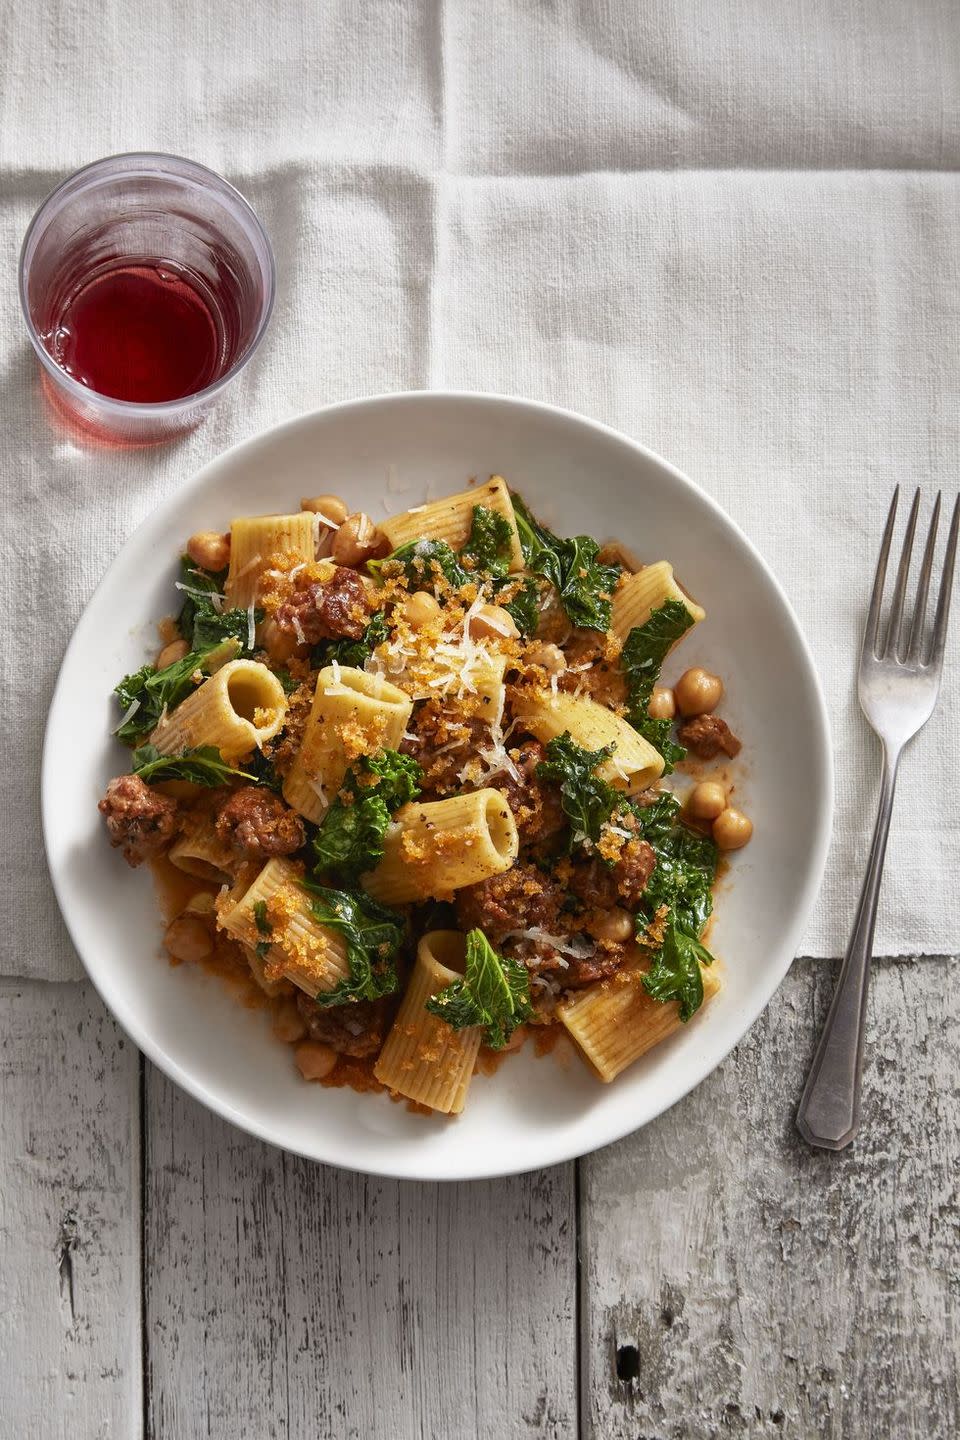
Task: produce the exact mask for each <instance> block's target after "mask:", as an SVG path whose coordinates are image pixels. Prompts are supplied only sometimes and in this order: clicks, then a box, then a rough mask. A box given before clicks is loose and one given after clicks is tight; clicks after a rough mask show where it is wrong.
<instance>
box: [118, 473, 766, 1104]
mask: <svg viewBox="0 0 960 1440" xmlns="http://www.w3.org/2000/svg"><path fill="white" fill-rule="evenodd" d="M303 488H304V490H309V489H310V488H311V486H310V484H309V483H308V482H307V481H306V480H305V482H304V485H303ZM323 498H324V503H325V507H326V510H325V511H324V510H323V509H322V507H318V503H317V501H315V500H310V501H306V502H304V505H305V506H309V507H311V509H304V511H303V512H302V513H299V514H288V515H265V516H246V517H241V518H239V519H237V520H235V521H234V522H233V525H232V527H231V531H230V536H229V541H228V538H227V537H225V536H221V535H220V534H219V533H217V534H216V535H215V536H214V538H215V539H216V541H217V544H216V546H215V547H210V546H209V545H206V544H204V543H201V542H202V541H203V540H204V536H203V535H199V536H194V537H192V539H191V541H190V542H189V543H188V545H187V555H188V560H187V561H186V562H185V566H186V567H187V568H186V569H185V571H184V579H183V580H182V581H181V591H180V593H181V595H182V597H184V598H183V609H182V610H181V612H180V614H179V616H178V617H177V620H176V622H175V623H173V622H167V625H166V627H165V634H164V644H165V646H167V647H168V649H167V653H168V654H169V653H170V651H169V642H170V641H171V640H172V639H174V638H175V637H177V636H178V637H179V639H180V640H181V641H182V642H183V644H182V645H178V646H176V647H174V649H173V653H174V654H179V652H181V651H183V650H186V654H182V655H180V658H178V659H177V660H175V661H174V662H172V663H171V664H170V665H168V666H165V667H164V668H163V669H160V670H158V669H155V667H153V666H151V665H145V666H143V667H142V668H141V669H140V670H138V671H136V672H135V673H134V674H132V675H128V676H125V677H124V679H123V680H122V681H121V682H120V684H119V685H118V686H117V690H116V694H117V699H118V702H119V705H120V707H121V712H120V713H121V719H120V723H119V726H118V730H117V736H118V738H119V739H120V740H121V741H122V742H123V743H125V744H127V745H128V746H129V747H130V750H131V768H130V771H129V773H126V774H122V775H118V776H117V777H116V778H115V779H114V780H112V781H111V782H110V785H109V786H108V788H107V793H106V795H105V796H104V798H103V800H102V801H101V802H100V809H101V811H102V812H103V815H104V818H105V820H106V823H107V827H108V833H109V836H110V839H111V842H112V843H113V844H114V845H115V846H117V847H118V848H120V849H122V851H123V854H124V856H125V858H126V859H127V861H128V862H129V863H130V864H132V865H135V864H138V863H140V862H142V861H145V860H152V859H154V858H155V857H162V858H163V864H164V866H166V862H167V860H169V862H170V863H171V864H172V866H173V867H176V868H175V869H174V870H170V871H167V872H165V873H166V874H167V875H168V878H169V876H174V877H176V883H175V884H174V885H173V887H172V890H173V892H176V891H177V888H178V887H179V886H181V885H182V886H183V901H182V902H178V903H182V909H181V910H180V912H179V913H178V914H175V915H174V916H173V917H172V918H171V917H168V918H171V924H170V926H169V928H168V930H167V932H166V942H165V943H166V944H167V946H168V949H169V952H170V954H171V956H172V957H173V958H174V959H176V960H177V961H180V962H182V961H185V960H188V959H191V958H201V959H202V957H203V956H210V955H214V956H215V958H216V964H217V965H218V966H220V967H227V968H228V969H229V967H230V966H231V965H234V966H235V967H236V969H237V972H238V974H240V976H241V977H242V982H243V985H242V987H240V988H245V990H246V993H247V996H248V1000H250V999H251V998H252V1000H253V1001H256V1002H259V1003H260V1004H262V1005H264V1006H268V1007H273V1008H274V1009H275V1016H274V1030H275V1033H276V1034H277V1035H278V1036H282V1038H283V1039H284V1040H286V1041H287V1043H289V1044H293V1045H298V1046H299V1049H298V1050H297V1052H296V1054H297V1065H298V1068H299V1070H300V1073H301V1074H302V1075H303V1076H304V1078H305V1079H310V1080H312V1081H314V1082H317V1083H321V1084H331V1085H340V1084H344V1083H350V1084H356V1085H357V1086H358V1087H359V1088H363V1089H370V1090H375V1089H378V1088H379V1089H382V1090H386V1091H388V1092H389V1093H390V1095H391V1096H392V1097H394V1098H398V1099H404V1100H406V1101H408V1102H410V1103H412V1104H413V1105H415V1106H416V1107H418V1108H428V1109H430V1110H432V1111H433V1112H435V1113H436V1114H437V1115H448V1116H451V1117H452V1116H456V1115H458V1114H459V1113H460V1112H461V1111H462V1110H463V1107H464V1104H465V1101H466V1099H467V1096H468V1092H469V1089H470V1086H471V1085H472V1082H473V1077H474V1075H475V1074H476V1073H477V1071H478V1068H481V1069H482V1068H485V1067H483V1066H479V1067H478V1060H479V1058H480V1055H481V1052H482V1050H484V1049H487V1050H504V1049H507V1048H509V1049H513V1048H516V1047H518V1046H519V1044H520V1043H521V1042H522V1040H523V1037H524V1035H525V1034H526V1033H527V1029H528V1028H530V1029H533V1028H535V1027H555V1028H556V1029H558V1030H559V1029H563V1030H564V1031H565V1032H566V1034H567V1035H569V1036H570V1037H571V1039H572V1040H573V1041H574V1042H575V1044H576V1045H577V1047H578V1049H579V1051H580V1053H581V1054H582V1056H583V1057H584V1060H585V1061H586V1062H587V1063H588V1064H589V1065H590V1066H591V1068H592V1069H593V1071H594V1072H595V1073H596V1074H597V1075H599V1077H600V1078H601V1079H602V1080H603V1081H605V1082H608V1083H609V1082H614V1081H615V1080H616V1079H617V1077H618V1076H619V1075H621V1073H622V1072H623V1071H624V1070H625V1069H626V1068H627V1067H628V1066H630V1065H631V1064H633V1063H634V1061H636V1060H637V1059H638V1058H639V1057H640V1056H641V1055H643V1054H645V1053H647V1051H649V1050H650V1049H651V1048H652V1047H653V1046H655V1045H657V1044H658V1043H659V1042H660V1041H661V1040H663V1039H664V1038H666V1037H667V1036H668V1035H671V1034H674V1033H676V1032H679V1031H681V1030H682V1029H683V1026H684V1025H685V1023H686V1021H687V1020H688V1019H689V1018H690V1017H691V1016H692V1015H693V1014H694V1013H695V1012H696V1011H697V1010H698V1008H700V1006H701V1005H702V1003H703V1001H704V1000H713V998H714V997H715V996H716V995H717V993H718V991H719V989H720V985H719V979H718V977H717V973H716V969H715V967H714V965H713V963H712V961H713V957H712V956H711V954H710V952H709V951H708V950H707V949H706V947H705V946H704V944H703V941H702V935H703V932H704V929H705V926H706V923H707V920H708V918H709V915H710V912H711V908H712V887H713V882H714V878H715V874H716V867H717V858H718V848H722V849H724V850H727V851H732V850H733V849H734V847H735V846H739V845H741V844H743V843H745V840H746V839H748V838H749V834H750V829H751V827H750V822H749V820H748V819H747V818H746V817H745V816H744V815H741V814H740V813H739V811H735V810H733V809H731V807H730V805H729V798H730V786H731V779H732V777H731V772H730V771H729V770H728V769H726V768H725V769H723V770H718V771H713V772H710V773H709V775H707V776H706V777H705V778H701V776H700V774H699V772H698V774H697V779H698V780H700V783H699V784H698V785H697V786H696V787H695V788H694V789H693V790H692V792H691V794H690V798H689V803H688V801H687V797H686V795H685V793H684V791H683V785H684V783H685V780H684V778H683V771H684V755H685V751H686V750H687V749H689V750H690V751H691V752H692V753H693V755H694V756H696V757H697V758H698V759H701V760H703V761H704V762H705V763H709V762H710V760H711V758H712V757H713V756H714V755H716V754H717V753H720V754H723V755H724V756H725V758H726V759H732V758H733V757H734V756H735V755H736V753H737V751H738V749H739V745H740V742H739V740H738V739H737V737H736V736H735V735H733V733H732V731H731V730H730V727H729V726H728V725H727V723H726V721H725V720H724V719H723V718H722V717H721V716H720V714H719V713H718V708H719V706H720V702H721V700H722V698H723V686H722V681H721V679H720V677H718V676H714V675H711V674H710V673H709V672H706V671H704V670H702V668H700V669H696V670H690V671H687V672H685V674H683V675H681V676H680V677H679V678H678V679H676V681H675V684H676V687H677V689H676V694H674V693H673V691H672V689H671V687H670V685H669V684H665V683H664V677H663V675H662V673H661V672H662V670H663V667H664V665H665V662H666V663H667V664H668V665H669V664H670V663H672V662H671V661H670V660H668V657H669V656H670V655H671V652H672V649H673V648H674V646H676V645H677V644H678V643H679V642H680V641H681V639H682V637H683V634H684V633H685V632H686V630H688V629H689V628H690V627H691V626H692V625H693V624H695V623H696V622H697V621H698V620H700V619H702V618H703V614H704V611H703V609H702V608H701V607H700V606H699V605H697V604H696V603H695V602H694V601H693V600H691V598H690V597H689V595H688V594H687V592H686V591H685V590H684V589H683V587H682V586H681V585H680V584H679V582H678V581H677V579H676V578H675V576H674V574H673V569H672V566H671V565H670V563H669V562H668V561H665V560H661V561H656V562H655V563H653V564H650V565H646V566H643V567H641V568H640V569H639V570H636V571H635V572H634V571H633V570H632V568H631V564H630V563H629V562H628V560H627V559H626V558H625V557H624V552H623V549H622V547H618V546H610V547H604V549H602V550H601V547H600V546H599V544H598V543H597V542H596V541H594V540H593V539H591V537H589V536H575V537H570V538H561V537H559V536H557V535H555V534H553V533H552V532H551V531H550V530H548V529H547V528H546V527H545V526H544V525H542V524H541V523H540V522H539V521H538V520H536V519H535V517H534V516H532V515H531V514H530V512H529V510H528V509H527V507H526V506H525V504H524V503H523V501H522V499H521V498H520V497H519V496H517V495H515V494H511V492H510V490H509V489H508V487H507V484H506V481H505V480H504V479H503V478H502V477H501V476H497V475H494V476H491V477H490V478H489V479H488V480H487V481H486V482H485V483H481V484H478V485H476V486H471V487H470V488H468V489H464V490H462V491H460V492H458V493H457V494H455V495H451V496H448V497H446V498H445V499H444V500H436V501H430V502H428V503H426V504H423V505H415V506H414V507H413V508H412V509H410V510H408V511H406V512H404V513H403V514H401V515H396V516H393V517H390V518H387V519H386V520H382V521H378V522H375V521H374V520H372V519H371V518H370V517H369V516H367V515H364V514H363V513H362V512H359V511H356V510H355V509H354V507H352V506H351V505H349V504H348V503H347V501H346V500H341V499H340V498H339V497H337V496H326V497H323ZM318 508H319V513H318V514H314V513H312V510H317V509H318ZM348 521H349V523H347V522H348ZM318 530H322V532H323V533H322V535H320V534H318ZM207 539H208V540H209V536H207ZM228 544H229V571H228V574H227V577H226V582H225V584H224V585H223V593H221V583H222V582H223V574H222V568H218V569H217V570H216V571H213V570H211V571H210V572H207V571H205V570H204V569H203V560H204V556H205V555H207V554H208V553H210V554H215V555H216V556H217V557H218V564H220V565H222V562H223V561H224V560H225V559H226V555H227V553H228ZM321 555H322V556H323V558H322V559H321V558H318V557H319V556H321ZM218 667H219V668H218ZM677 711H679V712H680V715H681V717H682V718H681V719H680V720H679V721H677V722H674V720H673V718H672V717H673V716H674V715H675V713H676V712H677ZM671 775H673V776H675V777H677V778H675V779H673V780H669V779H667V778H666V777H669V776H671ZM177 871H179V872H180V873H179V876H177ZM211 882H214V883H217V882H220V890H219V893H218V894H217V896H216V899H215V901H214V899H213V896H212V895H211V892H210V888H209V887H210V885H211ZM191 883H192V884H194V885H205V886H206V889H204V890H203V891H202V893H201V894H198V895H196V896H193V897H191V895H190V893H189V891H190V885H191ZM201 902H202V903H201ZM251 977H252V979H253V981H254V982H255V984H256V986H257V990H258V991H259V994H258V993H257V991H253V990H251V988H250V986H249V984H248V981H249V979H250V978H251ZM719 1003H721V1004H722V1001H721V1002H719ZM708 1023H709V1017H708ZM542 1048H548V1047H542ZM558 1083H562V1082H558ZM371 1103H372V1102H371Z"/></svg>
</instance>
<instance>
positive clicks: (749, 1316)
mask: <svg viewBox="0 0 960 1440" xmlns="http://www.w3.org/2000/svg"><path fill="white" fill-rule="evenodd" d="M51 903H52V900H51ZM955 965H956V962H955V961H952V960H951V959H949V958H946V957H928V958H924V959H918V960H901V961H882V960H881V961H879V962H878V963H877V964H876V966H875V970H874V977H873V988H872V993H871V1002H870V1017H871V1018H870V1029H869V1055H868V1062H867V1074H866V1096H865V1105H864V1116H865V1121H864V1129H863V1132H862V1135H861V1137H860V1138H859V1139H858V1141H857V1142H856V1144H855V1145H854V1147H853V1148H852V1149H851V1150H849V1151H848V1152H846V1153H845V1154H841V1155H831V1154H826V1153H823V1152H815V1151H811V1150H809V1149H808V1148H807V1147H806V1146H805V1145H804V1144H803V1142H802V1141H801V1140H800V1139H799V1137H798V1135H797V1134H796V1132H795V1130H794V1126H793V1111H794V1108H795V1104H796V1100H797V1096H798V1094H799V1091H800V1086H801V1079H802V1075H803V1073H804V1069H805V1066H806V1064H807V1063H808V1060H809V1058H810V1055H811V1052H812V1048H813V1044H814V1036H815V1032H816V1028H817V1025H818V1024H819V1022H820V1020H821V1019H822V1017H823V1015H824V1013H825V1009H826V1005H827V1003H828V1000H829V994H830V983H831V980H830V969H831V967H830V965H829V964H826V963H824V962H814V961H807V960H803V959H801V960H798V961H797V963H796V964H795V965H794V967H793V970H792V971H791V973H790V975H789V976H788V978H787V980H786V981H785V983H784V985H783V986H782V988H781V990H780V992H779V994H778V995H777V996H776V997H775V999H774V1001H773V1003H772V1004H771V1006H770V1008H769V1009H768V1011H767V1012H766V1014H765V1015H764V1016H763V1017H762V1018H761V1020H760V1021H758V1023H757V1024H756V1026H755V1027H754V1029H753V1030H752V1031H751V1032H750V1034H749V1035H748V1036H747V1038H746V1039H745V1040H744V1041H743V1043H742V1044H741V1045H740V1046H739V1047H738V1049H737V1050H736V1051H735V1052H734V1054H733V1055H732V1056H731V1057H730V1058H729V1059H728V1060H727V1062H726V1063H725V1064H724V1065H723V1066H722V1067H721V1068H720V1070H719V1071H718V1072H717V1073H716V1074H714V1075H713V1076H712V1077H711V1078H710V1079H708V1080H707V1081H706V1082H705V1083H704V1084H703V1085H702V1086H701V1087H700V1088H699V1090H697V1091H696V1092H695V1093H694V1094H692V1095H691V1096H689V1097H688V1098H687V1099H686V1100H684V1101H682V1102H681V1104H679V1105H678V1106H676V1108H675V1109H673V1110H672V1111H671V1112H669V1113H668V1114H667V1115H665V1116H664V1117H662V1118H661V1119H660V1120H659V1121H657V1122H656V1123H655V1124H653V1125H651V1126H649V1127H648V1128H647V1129H646V1130H645V1131H643V1132H642V1133H641V1134H638V1135H636V1136H633V1137H632V1138H630V1139H628V1140H625V1141H623V1142H622V1143H620V1144H619V1145H615V1146H613V1147H611V1148H609V1149H607V1150H602V1151H600V1152H598V1153H597V1154H595V1155H592V1156H589V1157H588V1158H586V1159H585V1160H583V1161H581V1162H579V1163H578V1164H575V1165H574V1164H570V1165H563V1166H559V1167H557V1168H555V1169H552V1170H548V1171H545V1172H541V1173H538V1174H532V1175H527V1176H522V1177H520V1178H517V1179H513V1180H507V1181H496V1182H483V1183H476V1184H465V1185H444V1186H437V1185H415V1184H408V1183H402V1184H401V1183H395V1182H391V1181H379V1180H369V1179H364V1178H362V1177H358V1176H354V1175H350V1174H346V1173H343V1172H340V1171H334V1170H328V1169H324V1168H322V1167H319V1166H316V1165H313V1164H310V1163H308V1162H305V1161H302V1160H299V1159H296V1158H293V1157H291V1156H289V1155H285V1154H282V1153H280V1152H278V1151H276V1150H273V1149H271V1148H270V1147H269V1146H266V1145H263V1144H261V1143H260V1142H259V1141H257V1140H253V1139H250V1138H249V1137H248V1136H246V1135H244V1134H242V1133H241V1132H240V1131H238V1130H235V1129H233V1128H232V1127H231V1126H230V1125H228V1124H226V1123H225V1122H224V1121H221V1120H219V1119H217V1118H215V1117H214V1116H212V1115H210V1114H208V1113H207V1112H206V1111H205V1110H204V1109H202V1108H201V1107H200V1106H199V1105H198V1104H196V1103H195V1102H194V1101H193V1100H191V1099H189V1098H188V1097H187V1096H185V1095H183V1094H182V1093H181V1092H180V1091H179V1090H178V1089H176V1088H175V1087H174V1086H173V1085H172V1084H171V1083H170V1082H169V1081H167V1080H166V1079H165V1078H164V1077H163V1076H162V1075H161V1074H160V1073H159V1072H158V1071H157V1070H155V1069H154V1068H153V1067H152V1066H151V1065H150V1064H149V1063H147V1062H145V1061H144V1060H142V1059H141V1058H140V1056H139V1055H138V1053H137V1052H136V1050H135V1049H134V1048H133V1046H132V1045H131V1044H130V1042H129V1041H128V1040H126V1039H125V1038H124V1037H123V1036H122V1035H121V1034H120V1032H119V1031H118V1029H117V1027H116V1025H115V1024H114V1023H113V1022H112V1020H111V1019H110V1018H109V1016H108V1015H107V1014H106V1013H105V1011H104V1008H103V1006H102V1004H101V1002H100V1000H99V999H98V997H97V996H96V994H95V993H94V992H93V990H92V989H91V987H90V986H89V985H88V984H86V983H80V982H78V983H74V984H60V985H57V984H49V983H42V982H37V981H28V982H25V981H19V980H17V979H15V978H5V979H2V980H0V1036H2V1055H3V1061H2V1076H3V1084H2V1111H0V1356H2V1366H3V1368H2V1377H0V1436H2V1440H20V1437H28V1436H29V1437H31V1440H32V1437H41V1436H42V1437H44V1440H46V1437H60V1436H63V1437H66V1436H70V1437H71V1440H88V1437H106V1436H110V1437H135V1436H141V1435H143V1436H151V1437H155V1440H193V1437H200V1436H213V1437H221V1436H224V1437H226V1436H230V1437H234V1436H243V1437H245V1440H266V1437H274V1436H276V1437H291V1440H307V1437H309V1440H320V1437H328V1436H329V1437H335V1440H353V1437H356V1440H408V1437H409V1440H421V1437H424V1440H427V1437H429V1440H461V1437H462V1440H468V1437H473V1436H477V1437H487V1436H496V1437H497V1440H508V1437H509V1440H512V1437H521V1436H522V1437H530V1436H550V1437H558V1440H559V1437H562V1440H571V1437H575V1436H577V1437H584V1440H641V1437H643V1440H654V1437H656V1440H668V1437H669V1440H674V1437H691V1440H692V1437H697V1440H699V1437H709V1436H728V1435H749V1436H776V1437H781V1436H799V1437H808V1436H821V1435H823V1436H831V1437H844V1440H850V1437H863V1440H887V1437H889V1440H911V1437H918V1440H919V1437H923V1440H932V1437H944V1440H946V1437H952V1436H955V1435H956V1434H957V1433H958V1430H960V1399H958V1340H960V1211H958V1208H957V1175H958V1172H960V1103H958V1101H960V1094H958V1091H960V1016H958V1013H957V1008H956V1005H955V1004H954V1003H953V997H954V995H955V985H956V978H955V977H956V973H957V972H956V969H955Z"/></svg>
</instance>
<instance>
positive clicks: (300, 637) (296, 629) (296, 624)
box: [290, 607, 307, 645]
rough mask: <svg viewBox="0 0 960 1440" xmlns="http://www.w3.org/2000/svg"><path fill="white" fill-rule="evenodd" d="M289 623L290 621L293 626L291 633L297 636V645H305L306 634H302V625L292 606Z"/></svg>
mask: <svg viewBox="0 0 960 1440" xmlns="http://www.w3.org/2000/svg"><path fill="white" fill-rule="evenodd" d="M290 623H291V624H292V626H293V633H294V635H296V637H297V644H298V645H306V643H307V637H306V635H304V633H303V626H302V625H301V624H300V616H299V615H298V614H297V612H296V611H295V610H294V609H293V608H292V607H291V613H290Z"/></svg>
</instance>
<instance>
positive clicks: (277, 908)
mask: <svg viewBox="0 0 960 1440" xmlns="http://www.w3.org/2000/svg"><path fill="white" fill-rule="evenodd" d="M301 878H302V867H301V866H299V865H296V864H295V863H294V862H293V861H291V860H269V861H268V862H267V864H266V865H264V867H263V869H262V870H261V871H260V872H259V874H257V875H256V876H255V878H254V879H253V880H252V881H251V880H250V877H249V874H248V875H245V876H241V877H239V878H238V880H237V882H236V884H235V885H234V886H233V888H232V889H231V890H229V891H226V892H224V893H223V894H222V895H221V896H220V897H219V899H218V901H217V924H218V925H220V926H221V928H222V929H224V930H226V931H227V933H228V934H230V935H232V936H233V938H234V939H235V940H239V941H240V942H241V943H242V944H244V945H249V946H251V947H253V948H254V949H255V948H256V946H257V945H265V944H268V945H269V948H268V949H267V950H266V952H265V954H264V955H263V957H262V958H263V960H264V966H263V972H262V976H263V979H265V980H279V979H281V978H283V979H285V980H292V981H293V983H294V985H297V986H299V988H300V989H301V990H304V991H305V992H306V993H307V994H308V995H311V996H316V995H320V994H322V993H323V992H324V991H327V990H333V989H334V988H335V987H336V986H337V985H338V984H339V983H340V981H341V980H345V979H347V977H348V976H349V974H350V961H349V958H348V956H347V947H346V944H345V943H344V940H343V937H342V936H341V935H340V933H339V932H338V931H336V930H331V929H328V928H327V927H326V926H324V925H321V924H320V923H319V922H318V921H317V920H316V919H315V918H314V915H313V910H312V908H311V905H310V896H309V895H308V894H307V892H306V891H305V890H304V889H303V886H302V885H301V884H300V883H299V882H300V880H301ZM261 906H262V907H263V908H262V909H261V908H260V907H261Z"/></svg>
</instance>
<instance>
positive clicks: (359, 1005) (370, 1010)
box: [297, 991, 391, 1060]
mask: <svg viewBox="0 0 960 1440" xmlns="http://www.w3.org/2000/svg"><path fill="white" fill-rule="evenodd" d="M297 1009H298V1010H299V1011H300V1014H301V1015H302V1016H303V1019H304V1022H305V1023H306V1027H307V1030H308V1032H309V1035H310V1039H311V1040H321V1041H322V1042H323V1044H324V1045H329V1046H330V1048H331V1050H336V1051H337V1053H338V1055H350V1056H352V1057H353V1059H355V1060H363V1059H364V1058H365V1057H366V1056H368V1055H376V1054H378V1053H379V1051H380V1048H381V1046H382V1045H383V1042H384V1039H385V1038H386V1033H387V1027H388V1025H389V1020H390V1014H391V1011H390V1007H389V1005H388V1004H387V1002H385V1001H383V1000H358V1001H357V1002H356V1003H355V1004H353V1005H335V1006H333V1007H329V1006H327V1007H325V1006H323V1005H318V1004H317V1002H316V1000H312V999H311V998H310V996H309V995H304V994H303V992H302V991H298V993H297Z"/></svg>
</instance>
